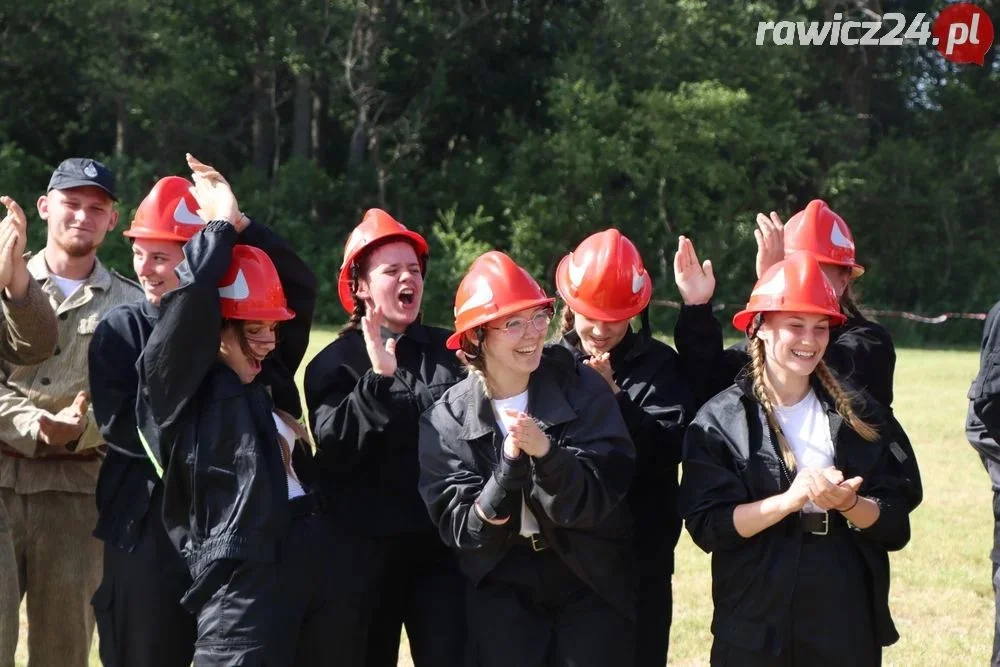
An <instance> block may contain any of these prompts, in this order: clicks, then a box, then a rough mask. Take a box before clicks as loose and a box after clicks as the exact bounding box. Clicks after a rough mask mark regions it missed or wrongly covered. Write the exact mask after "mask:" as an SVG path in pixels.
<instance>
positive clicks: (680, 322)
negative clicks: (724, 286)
mask: <svg viewBox="0 0 1000 667" xmlns="http://www.w3.org/2000/svg"><path fill="white" fill-rule="evenodd" d="M674 343H675V344H676V345H677V353H678V354H679V355H680V360H681V363H680V366H681V370H682V372H683V373H684V375H685V377H687V380H688V382H689V383H690V385H691V388H692V389H693V390H694V394H695V399H696V400H697V402H698V405H702V404H703V403H705V402H706V401H708V399H710V398H712V397H713V396H715V395H716V394H718V393H719V392H720V391H722V390H723V389H726V388H727V387H729V385H731V384H732V383H733V380H734V379H735V378H736V375H737V373H739V371H740V369H741V368H743V367H744V366H745V365H746V363H747V356H746V353H745V352H743V351H741V350H739V349H736V348H728V349H727V348H724V347H723V338H722V326H721V325H720V324H719V320H717V319H716V317H715V315H714V314H713V313H712V304H710V303H706V304H703V305H698V306H681V311H680V314H679V315H678V316H677V322H676V324H675V325H674Z"/></svg>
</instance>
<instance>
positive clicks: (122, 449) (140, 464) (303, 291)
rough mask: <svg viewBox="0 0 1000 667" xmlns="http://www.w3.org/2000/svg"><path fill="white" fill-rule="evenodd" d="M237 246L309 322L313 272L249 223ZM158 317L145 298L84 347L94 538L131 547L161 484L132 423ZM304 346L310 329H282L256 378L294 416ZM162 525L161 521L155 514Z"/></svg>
mask: <svg viewBox="0 0 1000 667" xmlns="http://www.w3.org/2000/svg"><path fill="white" fill-rule="evenodd" d="M239 242H240V243H245V244H247V245H252V246H255V247H257V248H260V249H261V250H263V251H264V252H266V253H267V254H268V256H269V257H270V258H271V260H272V261H273V262H274V264H275V267H276V268H277V269H278V273H279V274H280V275H285V276H298V278H297V279H295V280H292V279H290V280H289V282H290V284H292V285H294V286H295V290H294V292H295V293H294V294H288V295H287V296H288V298H289V299H290V301H289V305H290V307H291V308H292V309H293V310H294V311H295V312H296V314H297V315H299V316H300V317H302V318H303V321H312V313H313V310H314V308H315V303H316V284H315V280H314V279H312V277H311V272H309V269H308V268H306V267H305V266H304V265H303V263H302V260H300V259H299V258H298V256H296V255H295V252H294V251H293V250H292V249H291V247H290V246H289V245H288V244H287V243H285V241H284V240H283V239H281V238H280V237H279V236H278V235H277V234H275V233H274V232H273V231H271V230H270V229H268V228H267V227H265V226H264V225H261V224H258V223H251V224H250V225H249V226H248V227H247V228H246V229H245V230H244V231H243V233H242V234H240V237H239ZM157 319H159V308H158V307H157V306H154V305H153V304H151V303H150V302H149V301H147V300H145V299H143V300H142V301H138V302H135V303H128V304H123V305H121V306H118V307H116V308H113V309H111V310H110V311H108V313H107V315H105V316H104V318H103V319H102V320H101V322H100V324H98V325H97V329H96V330H95V331H94V336H93V340H92V341H91V343H90V348H89V350H88V365H89V373H90V391H91V401H92V404H93V406H94V417H95V419H96V421H97V425H98V427H99V428H100V429H101V435H102V436H103V438H104V440H105V442H107V443H108V453H107V456H106V457H105V459H104V462H103V463H102V464H101V471H100V475H99V476H98V478H97V494H96V500H97V510H98V519H97V527H96V528H95V530H94V536H95V537H97V538H98V539H101V540H104V541H105V542H107V543H108V544H110V545H113V546H117V547H120V548H122V549H129V550H131V549H132V548H133V547H134V546H135V545H136V544H137V542H138V540H139V536H140V531H141V528H142V525H143V520H144V518H145V516H146V513H147V511H148V509H149V502H150V497H151V496H152V493H153V489H154V487H155V486H156V485H157V484H159V483H160V478H159V477H158V476H157V474H156V471H155V469H154V468H153V466H152V464H151V463H150V461H149V457H148V456H147V455H146V450H145V449H143V446H142V443H141V442H140V441H139V434H138V429H137V426H136V419H135V404H136V393H137V391H138V383H139V374H138V372H137V371H136V361H137V360H138V359H139V355H140V354H141V353H142V350H143V348H144V347H145V346H146V341H147V340H149V336H150V334H152V332H153V327H154V326H155V325H156V322H157ZM308 345H309V331H308V329H306V330H303V329H302V327H297V328H296V327H291V328H290V329H283V330H282V332H281V349H280V350H278V351H277V353H276V354H273V355H271V356H270V357H268V358H267V359H265V360H264V363H263V365H262V368H261V381H262V382H263V383H264V384H265V385H267V386H268V387H270V388H271V393H272V395H273V397H274V403H275V405H276V406H277V407H279V408H281V409H282V410H284V411H286V412H288V413H290V414H292V415H294V416H296V417H299V416H301V414H302V407H301V404H300V400H299V392H298V389H297V388H296V387H295V378H294V371H293V370H290V369H294V368H295V367H297V366H298V364H299V362H300V361H301V360H302V357H303V355H305V351H306V348H307V347H308ZM156 520H159V517H156Z"/></svg>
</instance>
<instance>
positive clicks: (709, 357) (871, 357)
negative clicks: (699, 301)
mask: <svg viewBox="0 0 1000 667" xmlns="http://www.w3.org/2000/svg"><path fill="white" fill-rule="evenodd" d="M674 342H675V343H676V344H677V352H678V353H679V354H680V356H681V364H682V368H683V369H684V372H685V373H686V375H687V377H688V378H689V380H690V382H691V383H692V385H693V386H694V388H695V391H696V393H697V395H698V401H699V402H700V403H703V402H705V401H707V400H708V399H710V398H711V397H712V396H715V395H716V394H717V393H719V392H720V391H722V390H723V389H725V388H726V387H728V386H729V385H731V384H732V383H733V379H734V378H735V377H736V375H737V374H738V373H739V372H740V371H741V370H742V369H743V368H744V367H745V366H746V365H747V364H748V363H749V362H750V357H749V356H748V354H747V351H746V341H740V342H739V343H737V344H736V345H734V346H733V347H731V348H728V349H726V348H723V346H722V327H721V325H720V324H719V321H718V320H717V319H716V318H715V316H714V315H713V314H712V305H711V304H704V305H700V306H682V307H681V311H680V314H679V315H678V317H677V323H676V324H675V325H674ZM823 360H824V361H826V363H827V365H828V366H829V367H830V370H832V371H833V372H834V373H835V374H836V375H837V377H838V378H840V379H841V380H842V381H843V382H845V383H847V384H848V385H850V386H851V387H852V388H855V389H860V390H863V391H866V392H868V393H869V394H871V395H872V397H874V398H875V400H876V401H878V402H879V403H881V404H882V405H883V406H885V407H886V408H889V409H891V408H892V382H893V375H894V374H895V372H896V347H895V345H893V342H892V337H891V336H890V335H889V332H888V331H886V329H885V327H883V326H882V325H880V324H877V323H876V322H872V321H871V320H867V319H864V318H854V317H852V318H848V320H847V322H845V323H844V324H843V325H841V326H839V327H833V328H831V329H830V343H829V345H828V346H827V348H826V353H825V354H824V355H823Z"/></svg>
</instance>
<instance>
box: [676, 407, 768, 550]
mask: <svg viewBox="0 0 1000 667" xmlns="http://www.w3.org/2000/svg"><path fill="white" fill-rule="evenodd" d="M682 468H683V476H682V478H681V489H680V500H679V506H680V511H681V516H683V517H684V522H685V525H686V526H687V530H688V533H690V534H691V539H692V540H694V543H695V544H697V545H698V546H699V547H700V548H701V549H702V550H703V551H705V552H706V553H711V552H713V551H722V550H728V549H735V548H737V547H739V546H741V545H742V544H744V543H745V542H746V541H747V538H745V537H743V536H742V535H740V534H739V533H738V532H736V526H735V525H734V524H733V511H734V510H735V509H736V506H737V505H741V504H743V503H747V502H750V501H751V500H752V499H751V495H750V491H749V489H748V488H747V486H746V483H745V482H744V480H743V478H742V477H741V476H740V474H739V472H738V470H737V465H736V462H735V461H734V459H733V455H732V453H731V451H730V450H729V447H728V446H727V444H726V437H725V434H723V433H722V432H721V431H719V429H718V428H717V427H716V426H714V425H712V424H708V423H706V422H705V421H704V420H701V419H696V420H695V421H694V422H693V423H692V424H691V425H690V426H688V428H687V432H686V433H685V435H684V459H683V463H682Z"/></svg>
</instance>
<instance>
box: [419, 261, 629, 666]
mask: <svg viewBox="0 0 1000 667" xmlns="http://www.w3.org/2000/svg"><path fill="white" fill-rule="evenodd" d="M553 301H554V300H553V299H551V298H549V297H547V296H546V294H545V292H543V291H542V289H541V288H540V287H539V286H538V283H536V282H535V280H534V279H533V278H532V277H531V276H530V275H528V273H527V272H526V271H525V270H524V269H522V268H521V267H519V266H518V265H517V264H515V263H514V261H513V260H511V259H510V257H508V256H507V255H505V254H503V253H501V252H497V251H491V252H488V253H485V254H484V255H482V256H480V257H479V258H478V259H477V260H476V261H475V262H474V263H473V264H472V266H471V268H470V269H469V271H468V273H467V274H466V276H465V277H464V278H463V280H462V283H461V284H460V285H459V288H458V293H457V295H456V297H455V333H454V334H453V335H452V336H451V337H450V338H449V339H448V347H449V348H451V349H454V350H460V351H461V353H462V355H463V358H464V359H465V361H466V364H467V366H468V369H469V376H468V377H466V378H465V379H464V380H462V381H461V382H459V383H458V384H457V385H455V386H454V387H452V388H451V389H449V390H448V392H447V393H445V395H444V396H443V397H442V398H441V399H440V400H438V402H437V403H435V404H434V407H433V408H431V409H430V410H428V411H427V412H426V413H424V415H423V416H422V417H421V420H420V466H421V472H420V493H421V495H422V496H423V499H424V502H425V503H426V504H427V508H428V510H429V511H430V514H431V517H432V519H433V521H434V523H435V524H436V525H437V528H438V531H439V533H440V536H441V538H442V539H443V540H444V541H445V543H447V544H448V545H449V546H451V547H452V548H454V549H455V550H456V551H457V552H458V555H459V561H460V564H461V566H462V570H463V572H464V573H465V575H466V577H467V578H468V579H469V589H468V598H467V606H468V619H469V642H470V647H469V660H470V662H469V664H475V665H478V666H479V667H494V666H497V667H500V666H503V667H507V666H508V665H518V667H542V666H552V667H569V666H570V665H573V666H574V667H589V666H593V667H607V666H608V665H626V664H629V662H630V661H631V657H632V646H633V641H634V638H633V623H634V618H635V578H634V575H635V566H634V563H633V561H632V549H631V546H632V545H631V541H630V537H631V534H630V528H631V520H630V517H629V514H628V509H627V507H626V506H625V505H624V503H623V502H622V500H623V498H624V497H625V494H626V492H627V491H628V489H629V485H630V483H631V481H632V476H633V474H634V471H635V448H634V447H633V445H632V442H631V440H630V439H629V435H628V429H627V428H626V426H625V423H624V421H623V419H622V416H621V412H620V411H619V409H618V406H617V405H616V403H615V399H614V397H613V396H612V394H611V392H610V391H608V388H607V386H606V384H605V382H604V380H603V379H601V377H600V375H599V374H598V373H596V372H594V371H593V370H592V369H590V368H587V367H586V366H585V365H584V364H582V363H581V362H579V361H578V360H577V359H576V358H575V357H574V356H573V354H572V353H571V352H570V351H568V350H566V349H565V348H564V347H562V346H558V345H551V346H547V347H546V346H545V345H544V343H545V336H546V332H547V331H548V327H549V323H550V321H551V320H552V314H553V313H552V303H553Z"/></svg>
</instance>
